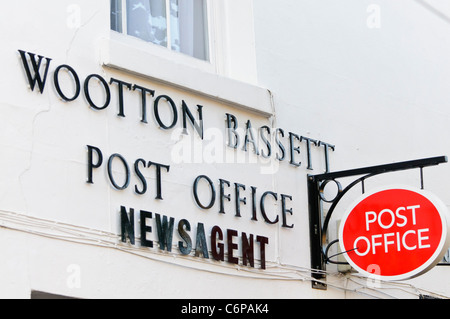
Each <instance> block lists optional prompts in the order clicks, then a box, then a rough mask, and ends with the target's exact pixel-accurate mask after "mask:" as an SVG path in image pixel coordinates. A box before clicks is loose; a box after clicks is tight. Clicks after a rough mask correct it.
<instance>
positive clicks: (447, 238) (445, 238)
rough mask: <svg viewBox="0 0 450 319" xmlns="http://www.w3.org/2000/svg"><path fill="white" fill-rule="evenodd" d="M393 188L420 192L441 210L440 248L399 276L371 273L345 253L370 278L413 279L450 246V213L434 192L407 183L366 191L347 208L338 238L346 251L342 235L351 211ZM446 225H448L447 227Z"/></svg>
mask: <svg viewBox="0 0 450 319" xmlns="http://www.w3.org/2000/svg"><path fill="white" fill-rule="evenodd" d="M391 189H404V190H408V191H412V192H416V193H419V194H421V195H422V196H424V197H426V198H427V199H428V200H429V201H431V203H432V204H433V205H434V206H435V207H436V209H437V211H438V212H439V215H440V217H441V221H442V225H443V231H442V236H441V240H440V241H439V245H438V249H436V251H435V252H434V254H433V255H432V256H431V257H430V258H429V259H428V260H427V261H426V262H425V263H423V264H422V266H420V267H418V268H416V269H414V270H412V271H410V272H408V273H405V274H402V275H397V276H382V275H376V274H373V273H369V272H367V271H366V270H364V269H362V268H360V267H359V266H357V265H356V264H355V263H354V262H353V260H351V258H349V257H348V256H347V254H345V253H344V254H343V255H344V257H345V259H346V260H347V262H348V263H349V264H350V265H351V266H352V267H353V268H354V269H355V270H357V271H358V272H359V273H361V274H364V275H366V276H369V277H370V278H373V279H379V280H385V281H400V280H407V279H412V278H414V277H417V276H420V275H423V274H424V273H426V272H427V271H429V270H431V269H432V268H433V267H434V266H436V264H437V263H439V262H440V261H441V260H442V258H444V255H445V253H446V252H447V249H448V248H449V246H450V235H449V234H450V214H449V211H448V209H447V206H446V205H445V204H444V203H443V202H442V200H440V199H439V198H438V197H437V196H436V195H434V194H433V193H431V192H429V191H426V190H422V189H419V188H415V187H410V186H405V185H389V186H384V187H379V188H376V189H374V190H372V191H370V192H366V193H365V194H363V195H362V196H360V197H359V198H357V199H356V200H355V201H354V202H353V203H352V204H351V205H350V206H348V208H347V209H346V210H345V213H344V216H343V218H342V220H341V223H340V227H339V237H338V238H339V247H340V249H341V251H345V248H344V247H343V243H342V242H343V240H342V235H343V229H344V225H345V222H346V221H347V218H348V216H349V215H350V213H351V212H352V211H353V209H354V208H355V207H356V206H357V205H358V204H359V203H360V202H362V201H363V200H365V199H366V198H367V197H369V196H371V195H373V194H376V193H378V192H381V191H385V190H391ZM445 226H447V227H445Z"/></svg>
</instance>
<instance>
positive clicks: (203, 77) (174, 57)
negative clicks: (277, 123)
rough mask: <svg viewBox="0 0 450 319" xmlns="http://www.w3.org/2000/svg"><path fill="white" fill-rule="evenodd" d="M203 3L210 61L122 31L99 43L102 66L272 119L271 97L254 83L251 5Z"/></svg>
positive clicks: (247, 0)
mask: <svg viewBox="0 0 450 319" xmlns="http://www.w3.org/2000/svg"><path fill="white" fill-rule="evenodd" d="M206 1H207V18H208V38H209V42H208V45H209V57H210V60H209V61H204V60H200V59H197V58H194V57H191V56H189V55H186V54H183V53H180V52H176V51H172V50H168V49H167V48H166V47H163V46H160V45H158V44H154V43H151V42H146V41H144V40H141V39H139V38H136V37H133V36H129V35H127V34H124V33H123V30H122V32H120V33H119V32H116V31H113V30H110V33H109V37H108V38H103V39H101V41H100V60H101V61H100V62H101V64H102V65H103V66H105V67H107V68H112V69H116V70H125V71H126V72H129V73H131V74H135V75H138V76H140V77H142V78H147V79H149V80H152V81H157V82H162V83H164V84H167V85H170V86H174V87H177V88H182V89H185V90H187V91H190V92H193V93H195V94H199V95H203V96H206V97H209V98H214V99H216V100H219V101H222V102H223V103H226V104H227V105H230V106H234V107H237V108H239V109H245V110H247V111H252V112H255V113H257V114H260V115H262V116H265V117H270V116H273V114H274V109H273V105H272V95H271V93H270V91H269V90H267V89H265V88H263V87H260V86H258V85H257V84H256V80H255V79H256V56H255V51H254V49H255V48H254V37H253V35H252V24H253V21H250V20H251V19H249V16H250V15H251V14H252V1H253V0H234V1H228V0H227V1H217V0H206ZM236 11H238V12H236ZM230 17H232V19H230ZM236 19H237V20H236ZM230 20H231V21H230ZM108 28H109V29H110V27H109V26H108ZM242 28H244V29H245V30H247V31H246V32H242ZM243 57H244V58H243Z"/></svg>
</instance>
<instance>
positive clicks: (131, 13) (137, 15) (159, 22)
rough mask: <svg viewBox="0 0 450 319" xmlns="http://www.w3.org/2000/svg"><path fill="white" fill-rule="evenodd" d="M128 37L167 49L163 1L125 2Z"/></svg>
mask: <svg viewBox="0 0 450 319" xmlns="http://www.w3.org/2000/svg"><path fill="white" fill-rule="evenodd" d="M127 32H128V35H132V36H134V37H137V38H140V39H142V40H145V41H148V42H152V43H156V44H159V45H162V46H165V47H167V19H166V1H165V0H127Z"/></svg>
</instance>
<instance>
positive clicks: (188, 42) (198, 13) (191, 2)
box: [170, 0, 209, 60]
mask: <svg viewBox="0 0 450 319" xmlns="http://www.w3.org/2000/svg"><path fill="white" fill-rule="evenodd" d="M170 36H171V49H172V50H174V51H178V52H182V53H185V54H188V55H190V56H193V57H195V58H198V59H202V60H208V59H209V52H208V45H207V43H208V23H207V14H206V0H170Z"/></svg>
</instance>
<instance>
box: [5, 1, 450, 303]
mask: <svg viewBox="0 0 450 319" xmlns="http://www.w3.org/2000/svg"><path fill="white" fill-rule="evenodd" d="M241 2H242V1H239V2H237V1H232V2H228V3H227V4H223V3H222V4H221V5H218V4H217V3H215V5H214V6H213V7H212V9H211V15H212V16H214V17H215V18H216V19H215V20H214V28H213V30H212V33H213V40H214V48H215V57H214V61H215V63H214V64H213V65H205V64H204V63H199V62H198V61H194V60H192V59H190V58H187V57H181V56H179V55H174V54H166V53H167V52H166V51H164V50H161V48H158V47H154V46H152V45H148V44H145V43H141V42H140V41H136V40H135V39H127V38H126V37H124V36H121V35H119V34H116V33H114V32H111V31H110V30H109V1H103V0H102V1H65V0H64V1H51V0H47V1H44V2H39V3H37V2H36V1H29V0H20V1H14V2H11V3H9V4H8V10H2V12H1V13H0V26H1V27H2V30H8V32H2V35H0V39H1V41H2V50H1V51H0V55H1V61H2V74H3V76H1V77H0V87H1V88H2V90H3V94H2V95H1V98H0V114H1V116H0V132H1V134H0V148H1V149H0V153H1V154H2V156H1V157H0V164H1V165H0V194H1V195H0V198H1V200H0V203H1V204H0V223H1V224H0V225H2V226H3V227H4V228H2V229H1V230H0V236H1V238H2V240H0V254H2V259H3V260H6V262H5V263H2V264H1V265H0V287H2V289H0V297H3V298H16V297H18V298H28V297H29V296H30V291H31V290H36V291H44V292H49V293H54V294H60V295H66V296H73V297H81V298H123V297H125V298H345V297H347V298H357V297H368V296H369V297H372V296H373V297H382V298H383V297H391V296H394V297H401V298H416V297H418V293H424V294H436V295H438V296H441V297H442V296H447V297H448V296H450V291H449V288H448V287H449V285H448V271H449V270H448V269H447V268H446V267H439V268H435V269H434V270H432V271H431V272H429V273H428V274H426V275H425V276H423V277H420V278H418V279H415V280H412V281H408V282H405V283H402V284H398V285H397V284H395V285H393V284H384V283H383V284H382V283H373V282H370V281H367V280H366V279H364V278H360V277H358V276H356V275H349V274H347V275H341V274H339V273H337V269H336V268H335V267H333V266H330V267H329V271H330V274H329V276H328V284H329V287H328V290H327V291H319V290H313V289H311V281H310V279H311V277H310V270H309V268H310V257H309V254H310V251H309V224H308V210H307V209H308V206H307V191H306V176H307V174H313V173H322V172H324V169H325V163H324V162H325V161H324V152H323V147H321V148H318V147H317V148H316V147H314V148H313V149H312V153H311V156H312V165H313V168H314V170H308V169H307V168H306V166H307V165H306V162H307V158H306V153H305V145H304V144H299V145H298V146H301V154H297V155H296V156H295V158H296V159H297V160H298V161H301V162H302V165H301V166H300V167H298V168H296V167H294V166H292V165H289V160H288V159H286V160H285V161H283V162H281V163H279V162H278V161H277V160H276V159H275V155H276V152H277V151H278V149H277V148H276V144H275V143H272V148H273V155H272V161H270V162H267V161H263V159H262V158H261V156H260V157H256V156H254V155H253V154H252V152H251V151H250V152H243V151H242V150H241V149H238V150H234V149H231V148H229V147H226V146H225V140H223V139H224V138H226V131H225V119H226V115H225V114H226V113H230V114H233V115H235V116H236V118H237V119H238V121H239V127H241V128H244V127H245V123H246V122H247V121H248V120H251V123H252V125H253V127H255V128H259V127H261V126H264V125H266V126H269V127H271V128H272V129H273V130H275V129H276V128H282V129H284V130H285V132H286V134H288V133H289V132H293V133H295V134H298V135H299V136H305V137H310V138H314V139H317V140H321V141H324V142H327V143H331V144H334V145H336V150H335V151H334V152H331V154H330V164H331V169H332V170H341V169H348V168H354V167H361V166H369V165H376V164H384V163H390V162H396V161H403V160H409V159H416V158H423V157H430V156H437V155H447V154H448V151H449V150H450V145H449V144H448V143H447V142H446V139H445V136H447V135H450V134H448V133H449V132H448V130H449V129H448V126H447V120H448V117H449V112H448V111H447V110H446V101H447V100H448V99H447V97H448V94H449V93H448V90H446V84H448V82H449V80H450V79H449V76H448V75H447V74H446V73H445V70H446V69H447V68H446V66H447V63H448V62H447V60H446V59H445V57H446V56H448V52H447V50H449V49H450V43H449V41H450V38H449V36H448V32H447V28H448V21H447V20H446V19H445V16H444V15H446V14H447V13H448V14H450V8H449V7H448V5H447V4H445V3H444V2H443V1H434V2H431V1H430V2H427V3H428V4H430V5H432V6H433V8H435V9H436V10H438V11H439V12H441V15H439V14H437V13H436V12H435V11H433V10H430V7H428V6H424V4H423V2H422V1H407V2H405V3H403V2H402V4H398V3H392V2H389V1H378V2H377V3H373V2H371V1H360V0H358V1H351V3H350V5H349V3H347V2H346V4H345V6H344V5H342V4H337V3H336V2H335V1H320V3H319V2H317V1H295V2H293V1H284V0H282V1H276V2H274V1H267V0H258V1H253V2H252V1H245V3H244V4H242V10H241V11H239V10H237V8H238V7H240V5H239V4H240V3H241ZM374 5H375V6H374ZM374 8H375V13H377V10H378V9H380V24H379V27H378V25H377V24H376V23H377V21H378V20H375V24H376V25H375V28H372V27H373V25H372V24H370V23H372V22H373V20H371V19H372V18H373V16H372V15H373V14H374V11H373V10H374ZM222 10H223V11H222ZM368 10H369V11H368ZM222 12H223V15H222V14H221V13H222ZM236 12H239V14H237V13H236ZM368 19H369V22H370V23H369V26H368V24H367V23H368ZM238 26H242V28H239V27H238ZM243 43H244V44H245V47H242V44H243ZM147 48H148V51H147ZM18 50H24V51H26V52H32V53H36V54H40V55H43V56H45V57H49V58H52V62H51V66H50V71H49V75H48V79H47V84H46V88H45V91H44V93H43V94H40V93H39V92H38V89H37V88H35V90H34V91H31V90H30V89H29V88H28V87H27V86H28V82H27V78H26V75H25V71H24V67H23V65H22V61H21V57H20V54H19V52H18ZM63 64H66V65H69V66H71V67H72V68H73V69H74V70H76V72H77V74H78V75H79V77H80V81H81V83H82V85H83V84H84V81H85V79H86V77H87V76H88V75H90V74H98V75H100V76H102V77H103V78H104V79H105V80H106V81H108V82H109V80H110V79H111V78H116V79H120V80H122V81H125V82H129V83H132V84H137V85H140V86H143V87H146V88H149V89H152V90H155V97H157V96H160V95H167V96H170V97H171V98H172V99H173V100H174V102H175V103H176V106H177V109H178V113H179V119H178V123H177V125H176V126H175V128H174V129H171V130H163V129H161V128H159V127H158V125H157V123H156V121H155V118H154V117H153V115H152V106H153V104H152V99H151V97H148V115H149V116H148V124H144V123H141V122H140V117H141V114H140V108H139V105H140V94H138V93H136V92H132V91H125V97H124V102H125V113H126V117H118V116H117V111H118V103H119V100H118V91H117V85H110V86H109V87H110V89H111V104H110V105H109V107H108V108H107V109H106V110H102V111H95V110H93V109H92V108H89V105H88V102H87V101H86V98H85V97H84V92H83V86H82V87H81V94H80V96H79V98H77V99H76V100H75V101H73V102H64V101H62V100H61V99H60V98H59V96H58V94H57V92H56V90H55V86H54V79H53V75H54V71H55V68H56V67H57V66H59V65H63ZM63 78H64V77H63V76H61V79H63ZM64 79H65V80H62V81H61V83H62V84H63V85H64V87H65V88H66V89H67V90H68V91H67V95H69V94H70V93H71V92H73V91H71V90H70V85H69V84H70V83H73V81H72V80H71V79H70V78H64ZM91 90H92V92H95V93H92V96H93V97H94V98H95V99H96V101H97V102H98V103H99V104H100V103H101V101H103V99H104V96H103V95H102V93H101V92H102V91H101V89H100V88H99V87H96V86H94V85H92V89H91ZM65 92H66V91H65ZM182 101H185V102H186V104H187V105H188V106H189V108H190V109H191V111H192V112H193V114H194V117H195V118H196V119H197V112H196V105H197V104H200V105H202V106H203V116H204V125H205V139H204V140H203V141H202V140H201V139H200V138H198V136H197V134H196V133H195V131H194V130H193V129H192V127H190V126H189V128H188V130H189V135H187V136H183V135H180V130H181V128H182V124H181V123H182V114H181V104H182ZM163 119H164V120H165V121H169V120H170V119H171V115H170V113H167V114H164V115H163ZM241 138H243V136H241ZM283 143H284V146H285V147H286V150H287V151H288V137H285V138H284V139H283ZM192 144H193V145H196V147H197V150H198V149H200V150H201V154H200V155H199V153H198V152H194V153H192V154H189V152H188V151H189V150H192V148H191V147H188V148H183V146H191V145H192ZM87 145H92V146H96V147H98V148H100V149H101V150H102V152H103V155H104V163H103V165H102V167H101V168H99V169H96V170H95V171H94V184H87V183H86V178H87ZM263 146H264V145H261V144H260V148H261V149H263ZM241 147H242V145H241ZM250 150H252V146H250ZM217 152H218V153H217ZM114 153H120V154H121V155H123V156H124V158H125V159H126V160H127V162H128V163H129V165H130V168H131V169H132V168H133V163H134V161H135V160H136V159H138V158H143V159H145V160H146V161H153V162H157V163H161V164H165V165H170V172H168V173H167V172H166V171H164V170H163V173H162V186H163V198H164V200H158V199H155V196H156V190H155V184H156V179H155V178H156V177H155V176H156V175H155V171H154V169H151V170H150V169H148V170H145V177H146V180H147V182H148V186H149V189H148V191H147V193H146V194H145V195H143V196H139V195H137V194H136V193H135V192H134V191H133V189H134V186H135V185H138V187H139V186H140V184H139V179H138V178H137V176H136V174H135V173H134V172H133V171H132V173H131V183H130V186H129V188H127V189H126V190H123V191H118V190H115V189H113V187H112V186H111V183H110V182H109V180H108V176H107V171H106V165H107V163H106V162H107V160H108V158H109V156H111V155H112V154H114ZM181 155H184V156H187V157H183V156H181ZM188 155H191V156H188ZM286 156H287V157H289V154H286ZM230 162H231V163H230ZM116 169H117V172H116V174H117V175H115V176H116V177H117V180H118V181H121V177H122V178H123V176H121V175H120V172H123V170H121V168H120V166H118V167H117V168H116ZM449 170H450V167H448V165H442V166H439V167H437V168H430V169H427V170H426V171H425V185H426V188H427V189H429V190H431V191H433V192H435V193H436V194H437V195H439V196H440V197H441V198H442V199H443V200H444V201H445V202H446V203H447V204H448V203H449V202H450V198H449V195H448V194H447V189H448V186H449V185H448V182H447V181H446V178H445V176H447V174H449V173H450V171H449ZM143 171H144V170H143ZM199 175H207V176H208V177H210V178H211V180H212V181H213V182H214V185H215V187H216V192H217V196H218V194H219V192H218V182H219V179H226V180H228V181H229V182H230V183H231V186H233V185H234V183H241V184H243V185H245V186H246V190H245V191H243V192H242V196H245V197H247V205H242V206H241V207H242V208H241V209H242V211H241V214H242V217H241V218H238V217H235V216H234V215H235V209H234V200H235V194H234V188H233V187H230V188H227V191H228V192H229V193H230V194H231V195H230V196H231V201H230V202H226V211H227V213H226V214H219V213H218V211H219V204H218V201H217V200H216V202H215V205H214V206H213V208H211V209H209V210H202V209H200V208H199V207H198V206H197V205H196V204H195V201H194V198H193V195H192V185H193V182H194V180H195V178H196V177H197V176H199ZM399 178H400V179H401V182H404V183H412V184H418V183H419V175H418V172H417V174H415V173H406V174H397V175H395V176H394V177H386V178H385V179H382V180H377V181H374V182H373V184H369V183H368V185H367V187H370V186H373V185H375V184H376V183H380V182H392V181H398V179H399ZM203 186H205V185H203ZM251 186H253V187H256V188H257V195H256V196H257V199H258V200H259V199H260V197H261V196H262V194H263V193H264V192H265V191H272V192H274V193H276V194H278V201H276V202H274V201H269V200H268V201H267V204H266V209H267V211H268V215H269V218H271V219H272V220H273V219H275V217H276V216H275V212H277V214H278V215H279V219H280V222H279V223H278V224H276V225H270V224H268V223H265V222H264V220H263V217H262V215H261V212H260V208H259V207H258V206H259V205H257V207H256V208H257V211H258V215H257V216H258V221H252V220H251V216H252V209H251V208H252V207H251V190H250V187H251ZM201 189H202V191H203V192H205V193H204V194H207V193H208V189H207V188H205V187H202V188H201ZM281 194H285V195H290V196H292V201H287V203H288V207H289V208H292V210H293V214H292V216H290V215H289V214H288V215H287V224H289V225H290V224H294V228H292V229H289V228H286V227H281V226H282V225H281V219H282V215H280V211H281ZM205 196H206V195H205ZM204 201H205V202H206V201H207V199H204ZM121 206H125V207H127V208H128V209H129V208H134V209H135V212H136V216H135V217H136V225H135V227H136V228H135V230H136V237H137V239H139V236H140V230H139V225H140V224H139V223H138V219H139V210H146V211H149V212H152V213H153V214H161V215H165V216H169V217H173V218H174V219H175V233H174V239H173V250H172V252H171V253H169V252H164V251H161V250H160V249H159V248H158V243H157V230H156V228H157V227H156V224H155V219H153V220H151V222H149V226H152V228H153V231H152V233H151V234H149V239H151V240H153V241H154V248H151V249H150V248H143V247H140V245H139V240H138V241H137V244H136V245H131V244H130V243H126V244H124V243H122V242H121V241H120V233H121V227H120V226H121V225H120V207H121ZM338 214H339V213H337V216H336V219H338V218H339V216H338ZM154 218H155V217H154ZM181 219H187V220H188V221H189V222H190V223H191V226H192V231H191V232H190V235H191V237H192V239H193V241H194V247H195V232H196V229H197V223H203V224H204V225H205V230H206V236H207V242H208V245H209V244H210V242H209V236H210V232H211V228H212V227H213V226H215V225H218V226H219V227H220V228H221V229H222V230H223V231H226V229H234V230H237V231H238V233H239V237H236V238H235V243H238V242H239V241H240V238H241V234H242V232H246V233H247V234H254V235H255V237H256V236H257V235H259V236H264V237H267V238H269V244H268V245H267V249H266V262H267V269H266V270H262V269H260V259H261V256H260V253H259V250H258V247H259V246H257V244H256V243H255V258H256V262H255V267H254V268H252V267H248V266H243V265H242V260H240V264H239V265H238V266H236V265H233V264H230V263H227V262H218V261H214V260H213V259H212V258H209V259H205V258H201V257H195V256H193V253H191V255H190V256H182V255H181V254H180V252H179V250H178V246H177V245H178V241H179V240H181V238H180V237H179V236H178V234H177V232H176V230H177V225H178V222H179V221H180V220H181ZM334 222H335V221H333V223H334ZM332 231H333V229H332V230H331V231H330V236H332V235H333V234H332V233H331V232H332ZM225 243H226V241H225ZM208 248H209V250H211V247H208ZM377 285H382V288H383V289H379V288H380V287H379V286H377Z"/></svg>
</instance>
